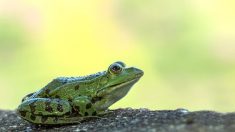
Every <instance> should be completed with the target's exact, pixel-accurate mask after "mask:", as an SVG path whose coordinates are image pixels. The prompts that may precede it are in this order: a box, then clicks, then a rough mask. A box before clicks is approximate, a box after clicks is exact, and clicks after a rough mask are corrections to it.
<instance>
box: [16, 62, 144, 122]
mask: <svg viewBox="0 0 235 132" xmlns="http://www.w3.org/2000/svg"><path fill="white" fill-rule="evenodd" d="M142 75H143V71H142V70H139V69H137V68H134V67H125V64H124V63H123V62H120V61H118V62H115V63H113V64H111V65H110V66H109V67H108V70H107V71H103V72H98V73H96V74H92V75H89V76H84V77H59V78H56V79H54V80H52V81H51V82H50V83H49V84H47V85H46V86H45V87H44V88H42V89H40V90H39V91H37V92H34V93H31V94H28V95H27V96H25V97H24V98H23V99H22V103H21V104H20V105H19V106H18V108H17V113H18V115H19V116H20V117H21V118H23V119H24V120H26V121H29V122H31V123H34V124H45V125H54V124H71V123H79V122H80V121H82V120H84V119H86V118H89V117H91V116H100V115H102V114H103V113H105V111H106V110H107V109H108V107H109V106H111V105H112V104H114V103H115V102H116V101H118V100H120V99H121V98H122V97H124V96H125V95H126V94H127V93H128V91H129V90H130V88H131V87H132V86H133V85H134V84H135V83H136V82H137V81H138V80H139V79H140V77H141V76H142Z"/></svg>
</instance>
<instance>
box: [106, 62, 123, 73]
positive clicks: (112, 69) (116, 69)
mask: <svg viewBox="0 0 235 132" xmlns="http://www.w3.org/2000/svg"><path fill="white" fill-rule="evenodd" d="M122 70H123V67H122V65H120V64H118V63H114V64H112V65H111V66H109V72H110V73H113V74H118V73H121V72H122Z"/></svg>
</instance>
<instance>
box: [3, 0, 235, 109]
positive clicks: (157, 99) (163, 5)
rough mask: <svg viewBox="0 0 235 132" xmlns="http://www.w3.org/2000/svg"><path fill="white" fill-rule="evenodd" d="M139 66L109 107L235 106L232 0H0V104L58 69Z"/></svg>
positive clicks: (78, 71) (74, 71) (13, 103)
mask: <svg viewBox="0 0 235 132" xmlns="http://www.w3.org/2000/svg"><path fill="white" fill-rule="evenodd" d="M117 60H122V61H124V62H125V63H126V64H127V65H128V66H136V67H138V68H140V69H143V70H144V71H145V75H144V77H143V78H142V79H141V80H140V81H139V82H138V83H137V84H136V85H135V86H134V87H133V89H132V90H131V91H130V92H129V94H128V95H127V96H126V97H125V98H124V99H122V100H121V101H119V102H117V103H116V104H115V105H114V106H112V107H111V108H112V109H114V108H119V107H133V108H140V107H146V108H149V109H176V108H187V109H189V110H201V109H208V110H217V111H222V112H230V111H234V110H235V102H234V101H235V1H234V0H187V1H185V0H164V1H162V0H148V1H143V0H118V1H116V0H99V1H97V0H70V1H65V0H60V1H58V0H34V1H29V0H20V1H19V0H0V109H15V108H16V107H17V106H18V104H19V103H20V102H21V98H22V97H23V96H25V95H26V94H28V93H30V92H33V91H36V90H38V89H40V88H42V87H43V86H45V85H46V84H47V83H48V82H50V81H51V80H52V79H53V78H56V77H58V76H79V75H88V74H91V73H96V72H98V71H103V70H106V69H107V67H108V66H109V65H110V64H111V63H113V62H114V61H117Z"/></svg>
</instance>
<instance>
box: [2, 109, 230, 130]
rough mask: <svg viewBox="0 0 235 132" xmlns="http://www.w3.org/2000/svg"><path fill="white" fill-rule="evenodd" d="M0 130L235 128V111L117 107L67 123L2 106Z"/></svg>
mask: <svg viewBox="0 0 235 132" xmlns="http://www.w3.org/2000/svg"><path fill="white" fill-rule="evenodd" d="M0 131H99V132H100V131H101V132H110V131H112V132H115V131H121V132H129V131H137V132H138V131H139V132H199V131H200V132H235V113H218V112H214V111H195V112H189V111H188V110H186V109H177V110H161V111H157V110H156V111H152V110H148V109H131V108H126V109H117V110H113V112H110V113H109V114H106V115H104V116H103V117H101V118H91V119H87V120H86V121H83V122H81V123H80V124H72V125H65V126H35V125H33V124H30V123H28V122H26V121H24V120H22V119H21V118H20V117H18V116H17V115H16V113H15V111H5V110H0Z"/></svg>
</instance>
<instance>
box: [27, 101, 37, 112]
mask: <svg viewBox="0 0 235 132" xmlns="http://www.w3.org/2000/svg"><path fill="white" fill-rule="evenodd" d="M35 102H36V101H34V102H32V103H31V104H29V107H30V110H31V112H32V113H34V112H35V110H36V109H35V107H36V106H35V105H34V104H35Z"/></svg>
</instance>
